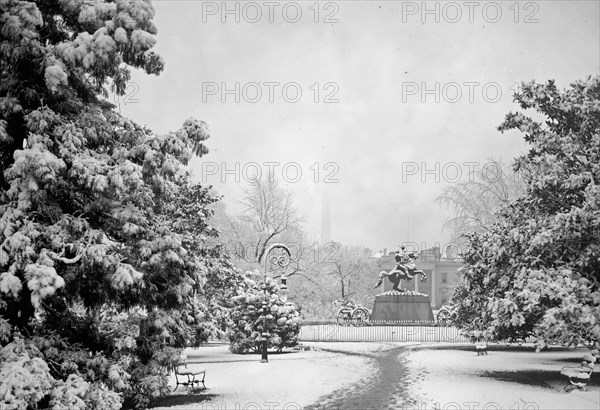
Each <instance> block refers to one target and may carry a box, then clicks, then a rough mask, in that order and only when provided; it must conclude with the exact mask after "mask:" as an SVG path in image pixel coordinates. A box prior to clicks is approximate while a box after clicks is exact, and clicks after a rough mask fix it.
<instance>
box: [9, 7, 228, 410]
mask: <svg viewBox="0 0 600 410" xmlns="http://www.w3.org/2000/svg"><path fill="white" fill-rule="evenodd" d="M153 17H154V10H153V8H152V6H151V4H150V2H149V1H144V0H116V1H102V0H89V1H85V2H82V1H75V0H48V1H43V2H35V3H33V2H27V1H19V0H5V1H4V0H3V1H2V2H1V3H0V27H1V29H0V65H1V68H0V76H1V82H0V146H1V151H0V152H1V156H0V168H1V171H2V172H1V173H0V359H1V360H0V363H1V365H0V366H1V367H0V407H1V406H2V405H6V406H15V407H14V408H16V407H18V406H23V407H22V408H27V407H28V406H29V408H39V407H43V408H47V407H51V408H56V409H65V408H69V409H84V408H93V409H119V408H121V407H122V406H125V407H137V408H142V407H144V406H146V405H147V404H148V401H149V400H150V398H151V397H152V396H156V395H158V394H160V393H161V392H163V391H164V389H165V387H166V374H167V372H168V369H169V367H170V366H172V364H173V361H174V360H175V358H176V357H177V355H178V351H177V350H176V349H177V348H180V347H183V346H185V345H186V344H188V343H191V342H192V339H193V336H194V334H197V332H194V331H198V329H200V330H201V331H202V329H205V328H206V322H207V321H208V319H209V316H210V312H208V311H207V307H206V305H205V304H203V303H201V299H200V298H199V296H202V294H203V284H204V283H205V281H206V278H207V275H209V276H210V275H212V276H214V275H216V274H218V272H220V271H221V270H223V269H225V270H228V269H230V267H228V266H227V264H226V263H225V262H226V261H225V262H224V259H223V257H222V255H221V254H220V252H219V250H218V249H207V248H206V247H205V246H204V243H205V239H206V237H207V236H210V235H214V234H215V231H214V230H213V229H212V228H211V227H210V226H209V225H208V219H209V217H210V211H208V210H207V207H208V205H209V204H210V203H212V202H213V201H214V198H212V196H211V195H210V194H209V192H208V191H207V190H206V189H204V188H202V187H198V186H195V185H193V184H191V183H190V181H189V177H188V174H187V172H186V170H185V165H187V164H188V162H189V161H190V159H191V158H192V157H194V156H202V155H204V154H206V153H207V152H208V150H207V148H206V146H205V145H204V141H205V140H206V139H207V138H208V136H209V133H208V129H207V126H206V124H205V123H203V122H202V121H198V120H195V119H189V120H187V121H185V123H184V124H183V126H182V127H181V128H180V129H179V130H177V131H174V132H170V133H167V134H165V135H157V134H155V133H153V132H151V131H150V130H148V129H146V128H144V127H141V126H139V125H137V124H135V123H134V122H132V121H131V120H129V119H127V118H123V117H122V116H120V115H119V114H117V113H115V112H114V111H113V108H114V107H113V106H112V105H111V104H110V103H108V102H106V101H105V100H104V98H106V97H107V95H108V92H109V90H111V89H112V91H113V92H115V93H116V94H119V95H122V94H123V93H124V91H125V88H126V84H127V81H128V80H129V79H130V69H131V68H138V69H142V70H144V71H145V72H146V73H148V74H159V73H160V72H161V70H162V67H163V62H162V60H161V58H160V57H159V56H157V55H156V54H154V53H153V52H152V51H151V49H152V47H153V45H154V44H155V42H156V38H155V35H156V33H157V30H156V27H155V25H154V23H153V22H152V19H153ZM9 408H13V407H9ZM19 408H20V407H19Z"/></svg>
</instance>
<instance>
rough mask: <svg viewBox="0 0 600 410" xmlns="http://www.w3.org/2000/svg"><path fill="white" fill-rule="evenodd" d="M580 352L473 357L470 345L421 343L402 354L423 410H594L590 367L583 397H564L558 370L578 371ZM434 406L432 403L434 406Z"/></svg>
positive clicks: (599, 391)
mask: <svg viewBox="0 0 600 410" xmlns="http://www.w3.org/2000/svg"><path fill="white" fill-rule="evenodd" d="M587 352H588V351H587V350H586V349H576V350H574V351H567V350H564V349H555V350H551V351H545V352H541V353H535V350H534V348H533V346H530V345H529V346H528V345H525V346H523V348H520V349H519V348H516V347H512V348H506V347H504V346H490V351H489V352H488V355H487V356H477V355H476V353H475V352H474V349H473V346H472V345H470V344H464V345H456V344H454V345H440V344H439V343H436V344H429V345H428V344H421V345H419V346H418V347H417V348H416V349H411V353H410V354H409V355H408V359H409V362H410V371H411V373H412V376H411V378H412V379H413V380H416V379H418V380H419V382H418V383H416V384H414V385H413V386H412V387H411V388H412V389H413V397H415V398H416V399H417V401H418V402H420V403H421V408H424V409H433V408H440V409H444V408H446V409H469V408H471V409H473V410H476V409H488V410H492V409H511V410H523V409H531V410H536V409H578V410H579V409H596V410H597V409H600V386H599V385H598V384H599V379H600V378H599V377H598V373H599V371H600V369H599V367H600V366H599V365H598V364H596V366H595V368H594V374H593V378H592V381H591V382H590V383H588V390H589V391H587V392H583V391H578V390H575V391H573V392H571V393H564V392H563V391H562V388H563V387H564V386H565V384H566V382H567V380H566V379H565V378H564V377H563V376H561V375H560V369H561V368H562V367H563V366H578V365H579V363H580V359H581V357H582V356H583V355H584V354H585V353H587ZM436 403H437V404H436Z"/></svg>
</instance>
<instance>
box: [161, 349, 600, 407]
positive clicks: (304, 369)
mask: <svg viewBox="0 0 600 410" xmlns="http://www.w3.org/2000/svg"><path fill="white" fill-rule="evenodd" d="M304 345H305V346H309V347H310V348H311V350H308V351H294V352H290V353H284V354H270V355H269V363H260V356H259V355H233V354H231V353H229V351H228V346H227V345H225V344H211V345H209V346H207V347H203V348H200V349H197V350H188V351H187V355H188V363H189V365H188V368H189V369H192V370H193V369H206V370H207V375H206V385H207V387H208V389H207V390H203V391H201V392H200V393H199V394H190V393H188V392H187V391H185V390H182V389H181V387H180V388H179V389H178V390H177V392H175V393H174V394H173V395H171V396H169V397H167V398H166V399H162V400H161V401H159V402H157V403H156V404H155V408H159V409H173V410H175V409H176V410H184V409H185V410H191V409H194V410H209V409H210V410H225V409H227V410H229V409H233V410H243V409H247V410H251V409H252V410H256V409H270V410H279V409H288V410H292V409H300V408H303V407H305V406H308V405H312V406H311V408H319V409H321V408H323V410H333V408H336V409H337V407H335V403H336V402H335V401H334V402H332V401H331V400H328V401H324V400H323V399H324V398H325V397H329V398H331V397H332V396H333V397H335V396H336V392H348V391H352V390H353V386H356V389H357V390H360V388H361V387H362V386H365V385H367V384H369V383H371V384H373V380H375V375H376V374H377V372H379V371H380V369H378V368H377V366H378V365H377V363H378V362H377V360H375V359H374V358H375V357H377V356H379V357H381V355H383V354H385V352H386V351H387V352H388V353H387V354H388V355H389V354H390V353H391V354H393V355H394V356H395V355H396V351H394V352H391V350H392V349H397V348H398V347H400V346H402V347H404V348H405V349H401V350H399V352H400V353H398V366H404V367H405V369H406V370H405V371H406V372H407V376H408V377H407V378H406V379H407V380H408V383H406V389H405V390H406V392H407V394H406V395H404V396H410V397H411V398H412V399H413V400H411V402H410V404H406V405H400V404H399V403H407V402H406V401H403V400H401V399H398V400H397V401H393V403H394V404H390V405H389V407H382V406H381V405H380V404H377V406H373V407H371V408H399V409H407V410H408V409H418V410H429V409H434V408H437V409H448V410H450V409H452V410H457V409H470V410H480V409H485V410H493V409H510V410H526V409H530V410H537V409H599V408H600V386H598V384H599V377H598V374H599V373H600V369H599V365H598V364H597V365H596V368H595V375H594V378H593V380H592V383H590V384H588V387H589V390H590V391H588V392H581V391H574V392H572V393H563V392H562V391H561V389H562V387H563V386H564V384H565V379H563V378H562V377H561V376H560V368H561V367H562V366H566V365H578V364H579V363H578V362H579V359H580V358H581V356H582V355H583V354H585V353H586V352H587V351H586V350H584V349H581V350H574V351H566V350H553V351H549V352H543V353H537V354H536V353H535V352H534V349H533V347H531V346H526V347H524V348H521V349H519V348H514V347H513V348H510V349H508V348H506V347H504V346H499V347H494V346H492V347H490V351H489V354H488V355H487V356H477V355H476V353H475V349H474V348H473V345H470V344H440V343H431V344H427V343H305V344H304ZM400 355H402V358H400ZM379 366H381V363H379ZM171 382H172V386H173V387H175V383H174V380H172V381H171ZM394 382H395V381H394V380H389V381H388V380H385V383H394ZM360 397H361V400H363V401H362V403H367V404H368V403H370V401H369V398H368V397H366V398H365V395H364V394H363V395H361V396H360ZM365 400H366V401H365ZM319 403H325V404H323V405H322V407H320V405H319ZM332 403H333V404H332ZM346 403H347V402H346ZM374 403H376V401H374ZM415 403H416V404H415ZM332 405H333V406H334V407H331V406H332ZM342 406H345V407H348V406H347V405H342ZM363 407H364V406H357V407H352V408H361V409H362V408H363ZM348 408H350V407H348ZM338 410H344V409H343V408H341V407H340V408H339V409H338Z"/></svg>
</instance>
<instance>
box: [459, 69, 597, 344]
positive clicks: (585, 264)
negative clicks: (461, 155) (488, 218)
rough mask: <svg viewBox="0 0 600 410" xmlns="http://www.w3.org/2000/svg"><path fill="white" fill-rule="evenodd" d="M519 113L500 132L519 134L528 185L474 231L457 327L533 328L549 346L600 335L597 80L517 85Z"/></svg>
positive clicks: (498, 333) (511, 332) (494, 331)
mask: <svg viewBox="0 0 600 410" xmlns="http://www.w3.org/2000/svg"><path fill="white" fill-rule="evenodd" d="M515 98H516V101H517V102H518V103H519V105H520V107H521V109H523V110H529V113H530V114H531V116H530V115H528V114H529V113H522V112H519V113H509V114H508V115H507V116H506V119H505V121H504V122H503V123H502V124H501V125H500V127H499V130H500V131H503V132H504V131H509V130H519V131H520V132H522V133H523V134H524V138H525V140H526V141H527V142H528V143H529V146H530V148H529V152H528V153H527V154H526V155H523V156H521V157H519V158H517V159H516V161H515V168H516V170H517V171H519V169H522V168H525V169H527V170H528V172H527V173H526V175H528V177H527V180H526V186H527V191H526V193H525V194H523V195H522V196H521V197H520V198H518V199H517V200H515V201H513V202H512V203H510V204H509V205H508V206H506V207H504V208H503V210H502V211H501V213H500V215H499V216H500V221H499V222H498V223H496V224H494V225H493V226H491V227H490V229H489V231H487V232H484V233H476V234H472V235H470V237H469V247H468V249H467V250H466V253H465V255H464V259H465V263H466V267H465V269H464V270H463V274H464V281H463V283H462V284H461V285H460V286H459V287H458V289H457V290H456V292H455V294H454V297H453V303H454V304H455V305H456V306H457V307H458V318H457V324H458V325H460V326H461V327H463V328H465V329H472V330H483V331H485V332H486V333H487V334H488V335H489V336H490V337H495V338H500V339H502V338H506V337H514V336H517V337H521V336H525V335H529V334H534V335H536V336H537V337H538V339H539V341H540V346H543V345H544V344H545V343H548V342H559V343H565V344H575V343H578V342H581V341H588V342H592V343H594V342H597V341H598V340H600V282H599V279H600V236H599V233H600V77H594V78H591V77H590V78H588V79H587V80H583V81H577V82H575V83H573V84H572V85H571V86H570V87H569V88H568V89H566V90H564V91H560V90H558V89H557V87H556V85H555V84H554V82H553V81H550V82H548V83H547V84H536V83H534V82H532V83H528V84H523V87H522V91H521V92H520V93H518V94H517V95H516V97H515Z"/></svg>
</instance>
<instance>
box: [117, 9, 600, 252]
mask: <svg viewBox="0 0 600 410" xmlns="http://www.w3.org/2000/svg"><path fill="white" fill-rule="evenodd" d="M153 4H154V7H155V9H156V19H155V22H156V24H157V26H158V29H159V34H158V44H157V47H156V51H157V52H158V53H159V54H160V55H161V56H162V57H163V58H164V59H165V61H166V66H165V70H164V72H163V73H162V75H161V76H159V77H154V76H147V75H144V74H142V73H135V74H134V76H133V83H134V84H132V85H131V87H130V88H129V90H128V95H127V96H125V97H124V98H122V99H121V104H120V105H121V111H122V113H123V114H124V115H127V116H129V117H131V118H133V119H134V120H136V121H137V122H139V123H142V124H146V125H147V126H149V127H150V128H152V129H153V130H155V131H156V132H159V133H163V132H167V131H170V130H176V129H178V128H179V127H180V126H181V124H182V123H183V121H184V120H185V119H186V118H188V117H190V116H193V117H196V118H198V119H201V120H204V121H206V122H207V123H208V124H209V126H210V129H211V138H210V140H208V147H209V149H210V153H209V154H208V155H206V156H204V157H203V158H202V159H200V160H196V161H194V162H193V164H192V168H193V172H194V175H195V178H196V180H197V181H199V182H205V183H207V184H212V185H213V186H214V187H215V188H216V189H217V190H218V191H219V192H220V193H222V194H223V195H225V202H226V203H227V209H228V210H229V211H231V212H234V213H235V212H236V210H238V206H237V205H236V203H235V201H236V199H237V198H238V197H239V193H240V188H241V187H242V186H243V185H244V184H245V181H244V179H245V178H244V177H245V175H249V174H251V173H252V172H253V171H255V170H256V165H255V164H257V165H258V166H260V168H261V169H262V171H263V172H265V173H266V172H267V171H268V169H269V166H271V167H273V169H274V170H275V175H276V176H278V177H279V178H280V179H282V180H284V181H285V180H287V181H289V184H288V186H289V187H290V188H291V189H293V190H294V191H295V192H296V203H297V207H298V208H299V210H300V212H301V213H302V214H304V215H305V217H306V224H305V228H306V230H307V231H308V232H309V233H310V234H311V236H313V237H314V238H315V239H316V240H319V237H320V216H321V202H322V198H323V196H324V195H327V196H328V197H329V198H330V204H331V237H332V239H334V240H337V241H340V242H342V243H344V244H356V245H359V244H360V245H364V246H367V247H370V248H371V249H373V250H378V249H381V248H383V247H387V248H394V247H396V246H397V244H399V243H401V242H405V241H408V240H410V241H411V242H412V241H414V242H418V243H422V242H424V243H425V244H426V247H430V246H433V245H434V244H435V243H436V242H439V243H441V244H442V245H443V244H444V243H445V242H447V240H448V234H447V233H446V232H443V230H442V225H443V223H444V221H445V220H446V219H447V218H448V217H449V216H450V213H449V211H447V210H445V209H443V208H441V207H440V206H439V205H437V204H436V203H435V202H434V200H435V198H436V196H437V195H439V193H440V190H441V188H442V187H443V186H444V184H447V183H452V181H456V180H457V179H458V178H457V171H460V172H462V176H463V179H465V178H467V174H468V171H469V166H475V165H469V163H478V164H480V165H479V166H484V164H485V163H486V162H487V161H486V160H487V158H489V157H492V156H493V157H495V158H501V159H504V160H510V159H511V158H513V157H515V156H516V155H518V154H520V153H522V152H524V150H525V149H526V146H525V144H524V142H523V140H522V136H521V135H520V134H519V133H517V132H515V133H508V134H504V135H503V134H500V133H499V132H498V131H496V127H497V126H498V125H499V124H500V123H501V122H502V120H503V118H504V115H505V114H506V113H508V112H509V111H510V110H516V109H517V106H516V105H515V104H514V103H513V102H512V93H513V90H514V85H515V84H516V83H518V82H520V81H529V80H532V79H535V80H536V81H537V82H545V81H547V80H548V79H555V80H556V81H557V83H558V85H559V87H560V88H564V87H566V86H567V85H568V84H569V83H570V82H572V81H574V80H576V79H582V78H585V77H587V76H588V75H594V74H597V73H598V72H599V71H600V56H599V52H600V51H599V50H600V44H599V39H600V33H599V27H600V21H599V16H600V10H599V2H598V1H535V2H525V1H521V2H519V3H516V2H515V1H500V2H495V3H494V2H477V1H474V2H450V3H448V2H427V3H423V2H421V1H419V2H402V1H383V2H380V1H368V2H367V1H339V2H318V3H317V2H315V1H314V0H311V1H308V2H304V1H297V2H285V1H272V2H269V1H267V2H250V3H248V4H246V3H241V2H232V1H230V2H227V3H224V2H222V1H218V2H205V1H154V2H153ZM225 4H226V7H224V5H225ZM423 4H426V10H425V9H424V8H423V7H422V5H423ZM225 8H226V9H225ZM236 19H237V20H238V21H236ZM436 20H437V21H436ZM511 87H512V89H511ZM236 99H237V100H238V101H236ZM436 100H437V101H436ZM269 163H276V164H272V165H269ZM224 168H225V169H226V170H229V173H223V171H225V169H224ZM425 169H427V170H428V171H429V172H425ZM317 170H318V171H317ZM299 172H300V173H301V175H300V174H299ZM236 179H237V180H238V181H239V182H238V181H236ZM436 179H437V180H439V182H437V181H436ZM409 220H410V223H409V222H408V221H409ZM409 226H410V229H409Z"/></svg>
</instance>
